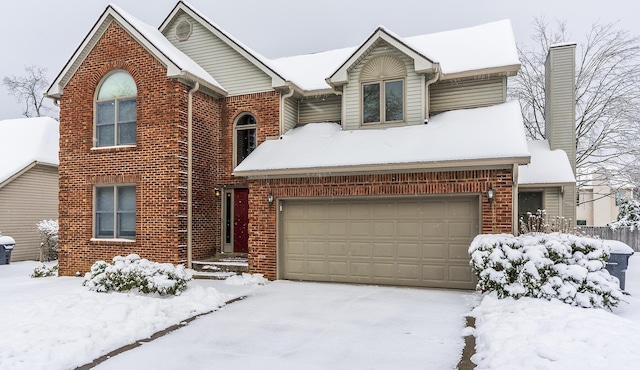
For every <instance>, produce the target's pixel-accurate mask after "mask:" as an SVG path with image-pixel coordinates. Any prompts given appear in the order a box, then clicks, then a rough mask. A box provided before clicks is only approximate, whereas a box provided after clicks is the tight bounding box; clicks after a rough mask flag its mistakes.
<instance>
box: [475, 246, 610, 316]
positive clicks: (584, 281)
mask: <svg viewBox="0 0 640 370" xmlns="http://www.w3.org/2000/svg"><path fill="white" fill-rule="evenodd" d="M469 254H470V255H471V267H472V268H473V271H474V272H475V274H476V275H477V277H478V285H477V289H478V290H480V291H482V292H486V291H492V292H496V294H497V296H498V298H505V297H513V298H516V299H517V298H520V297H533V298H543V299H547V300H551V299H553V298H555V299H558V300H560V301H562V302H565V303H567V304H570V305H573V306H579V307H596V308H609V309H611V308H612V307H615V306H617V305H618V303H619V301H620V300H621V299H622V297H623V293H622V291H621V290H620V287H619V282H618V279H617V278H616V277H614V276H611V275H610V274H609V272H608V271H607V270H606V269H605V261H606V260H607V259H608V258H609V247H608V246H607V245H603V243H602V241H601V240H597V239H591V238H585V237H579V236H576V235H571V234H561V233H552V234H525V235H521V236H517V237H516V236H513V235H509V234H500V235H488V234H485V235H478V236H476V238H475V239H474V240H473V242H472V243H471V246H470V247H469Z"/></svg>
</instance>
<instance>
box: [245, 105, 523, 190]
mask: <svg viewBox="0 0 640 370" xmlns="http://www.w3.org/2000/svg"><path fill="white" fill-rule="evenodd" d="M529 158H530V155H529V150H528V148H527V142H526V139H525V133H524V125H523V123H522V113H521V111H520V104H519V103H518V102H508V103H504V104H499V105H495V106H491V107H485V108H475V109H462V110H457V111H450V112H446V113H442V114H439V115H437V116H434V117H432V118H431V120H430V121H429V124H421V125H412V126H404V127H392V128H380V129H368V130H342V128H341V127H340V125H338V124H335V123H310V124H307V125H305V126H302V127H299V128H294V129H293V130H291V131H289V132H287V133H286V134H285V135H283V136H282V137H281V138H280V139H279V140H267V141H265V142H263V143H262V144H260V146H258V148H256V150H254V151H253V152H252V153H251V154H250V155H249V156H248V157H247V158H246V159H245V160H244V161H243V162H242V163H241V164H240V165H239V166H238V167H236V169H235V170H234V172H233V174H234V175H236V176H247V177H257V176H260V177H262V176H267V177H269V176H271V177H286V176H300V175H302V176H304V175H310V174H319V173H325V174H326V173H332V174H340V173H359V172H360V173H362V172H367V173H370V172H374V171H379V172H383V171H399V170H400V171H404V170H425V169H434V168H456V167H474V166H510V165H513V164H514V163H518V164H526V163H529Z"/></svg>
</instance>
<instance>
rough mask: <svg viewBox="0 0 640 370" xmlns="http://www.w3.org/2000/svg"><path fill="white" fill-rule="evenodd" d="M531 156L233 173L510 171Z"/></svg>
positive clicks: (274, 175) (272, 175)
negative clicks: (485, 169)
mask: <svg viewBox="0 0 640 370" xmlns="http://www.w3.org/2000/svg"><path fill="white" fill-rule="evenodd" d="M530 158H531V157H530V156H518V157H504V158H486V159H471V160H470V159H466V160H451V161H434V162H409V163H384V164H369V165H350V166H331V167H306V168H285V169H274V170H255V171H233V175H234V176H237V177H247V178H249V179H258V178H283V177H308V176H318V174H324V175H332V174H334V175H345V174H363V173H367V174H372V173H376V174H377V173H397V172H428V171H446V170H461V169H477V168H512V166H513V164H514V163H516V164H526V163H529V161H530Z"/></svg>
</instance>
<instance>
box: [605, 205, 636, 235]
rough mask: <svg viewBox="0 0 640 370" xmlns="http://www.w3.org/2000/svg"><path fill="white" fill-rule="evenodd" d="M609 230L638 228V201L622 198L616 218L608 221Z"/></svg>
mask: <svg viewBox="0 0 640 370" xmlns="http://www.w3.org/2000/svg"><path fill="white" fill-rule="evenodd" d="M608 226H609V227H610V228H611V230H616V229H619V228H621V227H628V228H629V229H630V230H631V231H634V230H635V229H639V228H640V202H638V201H637V200H635V199H623V200H622V203H621V204H620V207H619V210H618V218H617V219H616V220H615V221H613V222H611V223H609V225H608Z"/></svg>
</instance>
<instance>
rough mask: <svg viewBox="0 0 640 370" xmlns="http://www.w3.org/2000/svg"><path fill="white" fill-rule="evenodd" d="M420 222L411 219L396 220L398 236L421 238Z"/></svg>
mask: <svg viewBox="0 0 640 370" xmlns="http://www.w3.org/2000/svg"><path fill="white" fill-rule="evenodd" d="M420 233H421V230H420V223H419V222H415V221H414V222H411V221H397V222H396V236H397V237H398V238H419V237H420Z"/></svg>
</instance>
